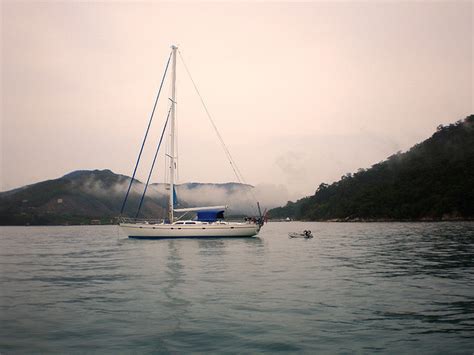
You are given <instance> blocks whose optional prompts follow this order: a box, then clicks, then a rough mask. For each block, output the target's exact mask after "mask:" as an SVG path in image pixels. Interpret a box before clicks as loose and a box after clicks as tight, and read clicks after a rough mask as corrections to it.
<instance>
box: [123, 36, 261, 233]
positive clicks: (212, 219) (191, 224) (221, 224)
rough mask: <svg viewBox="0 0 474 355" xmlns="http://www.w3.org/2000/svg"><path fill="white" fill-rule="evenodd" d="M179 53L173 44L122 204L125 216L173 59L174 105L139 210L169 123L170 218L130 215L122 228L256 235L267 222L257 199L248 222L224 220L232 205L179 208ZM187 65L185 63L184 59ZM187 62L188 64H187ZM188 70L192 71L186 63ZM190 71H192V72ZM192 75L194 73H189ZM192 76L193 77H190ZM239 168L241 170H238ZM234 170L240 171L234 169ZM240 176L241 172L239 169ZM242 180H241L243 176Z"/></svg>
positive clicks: (170, 109) (170, 110) (146, 231)
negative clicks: (176, 141)
mask: <svg viewBox="0 0 474 355" xmlns="http://www.w3.org/2000/svg"><path fill="white" fill-rule="evenodd" d="M177 53H178V47H177V46H174V45H173V46H171V53H170V57H169V58H168V63H167V65H166V69H165V73H164V75H163V79H162V81H161V85H160V89H159V91H158V95H157V98H156V100H155V106H154V108H153V112H152V115H151V117H150V122H149V124H148V128H147V131H146V133H145V138H144V140H143V143H142V147H141V150H140V153H139V155H138V159H137V163H136V165H135V170H134V172H133V175H132V179H131V181H130V185H129V187H128V191H127V194H126V196H125V200H124V202H123V204H122V210H121V215H122V213H123V211H124V207H125V204H126V201H127V198H128V195H129V192H130V188H131V186H132V183H133V181H134V178H135V173H136V170H137V166H138V163H139V161H140V157H141V153H142V151H143V146H144V144H145V141H146V138H147V135H148V130H149V128H150V124H151V120H152V118H153V113H154V112H155V108H156V104H157V101H158V97H159V95H160V92H161V88H162V86H163V82H164V79H165V76H166V72H167V70H168V66H169V63H170V60H171V63H172V79H171V98H170V102H171V104H170V108H169V111H168V117H167V119H166V122H165V125H164V128H163V132H162V134H161V138H160V142H159V144H158V148H157V150H156V153H155V159H154V160H153V164H152V168H151V170H150V173H149V175H148V180H147V183H146V186H145V191H144V192H143V195H142V199H141V201H140V206H139V211H140V208H141V206H142V203H143V199H144V196H145V193H146V189H147V187H148V183H149V180H150V176H151V172H152V170H153V166H154V164H155V161H156V156H157V154H158V151H159V148H160V145H161V141H162V139H163V135H164V133H165V130H166V129H167V126H168V122H169V130H170V135H169V137H170V142H169V147H170V151H169V154H167V156H168V158H169V160H170V162H169V163H170V164H169V186H168V188H167V191H169V195H168V211H167V215H168V217H167V219H164V220H161V221H156V220H155V221H152V220H138V219H129V218H123V217H121V218H120V223H119V226H120V228H121V229H122V231H123V232H124V233H125V234H126V235H127V236H128V237H129V238H139V239H159V238H226V237H234V238H235V237H253V236H256V235H257V234H258V233H259V231H260V229H261V227H262V225H263V222H264V219H263V217H262V214H261V210H260V205H259V203H258V202H257V206H258V211H259V216H258V217H255V218H246V219H245V221H244V222H227V221H225V220H224V213H225V211H226V210H227V208H228V206H204V207H189V208H176V199H177V198H176V190H175V170H176V164H175V158H176V157H175V115H176V55H177ZM183 64H184V62H183ZM184 65H185V64H184ZM185 68H186V71H188V69H187V67H186V65H185ZM188 74H189V71H188ZM189 75H190V74H189ZM190 78H191V76H190ZM191 81H192V83H193V85H194V87H195V89H196V91H197V93H198V95H199V97H200V99H201V102H202V103H203V105H204V108H205V110H206V113H207V114H208V117H209V119H210V120H211V123H212V125H213V127H214V129H215V130H216V133H217V134H218V132H217V128H216V126H215V124H214V123H213V121H212V118H211V117H210V114H209V111H208V110H207V107H206V106H205V104H204V101H203V100H202V97H201V95H200V94H199V91H198V90H197V87H196V85H195V84H194V81H193V80H192V78H191ZM218 136H219V139H221V143H222V144H223V146H224V148H225V151H226V154H227V156H228V158H230V159H231V156H230V153H229V151H228V150H227V148H226V147H225V144H224V143H223V141H222V138H221V136H220V135H219V134H218ZM230 162H231V165H232V167H234V165H235V163H234V165H233V162H232V160H230ZM237 171H238V170H237ZM234 172H236V170H235V169H234ZM236 176H237V177H239V176H238V175H237V172H236ZM239 180H240V179H239ZM139 211H138V212H137V215H136V217H138V214H139ZM189 213H196V217H195V218H194V219H187V220H185V219H183V218H184V217H185V216H187V215H188V214H189Z"/></svg>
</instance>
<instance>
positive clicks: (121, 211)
mask: <svg viewBox="0 0 474 355" xmlns="http://www.w3.org/2000/svg"><path fill="white" fill-rule="evenodd" d="M172 53H173V52H171V53H170V56H169V57H168V62H167V63H166V68H165V72H164V73H163V78H162V79H161V84H160V88H159V89H158V94H157V95H156V99H155V104H154V105H153V110H152V111H151V115H150V120H149V121H148V127H147V129H146V132H145V137H144V138H143V142H142V146H141V148H140V152H139V153H138V158H137V162H136V164H135V169H133V174H132V179H131V180H130V184H129V185H128V189H127V193H126V194H125V198H124V200H123V203H122V208H121V209H120V215H122V213H123V210H124V209H125V204H126V203H127V199H128V195H129V193H130V189H131V188H132V184H133V181H134V180H135V174H136V172H137V168H138V164H139V162H140V158H141V156H142V152H143V147H144V146H145V142H146V139H147V137H148V131H149V130H150V126H151V122H152V121H153V116H154V114H155V109H156V105H157V103H158V98H159V97H160V93H161V89H162V87H163V83H164V81H165V77H166V72H167V71H168V67H169V64H170V60H171V54H172Z"/></svg>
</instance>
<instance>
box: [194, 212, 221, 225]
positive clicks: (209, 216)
mask: <svg viewBox="0 0 474 355" xmlns="http://www.w3.org/2000/svg"><path fill="white" fill-rule="evenodd" d="M223 218H224V210H210V211H200V212H198V213H197V220H198V221H201V222H215V221H217V220H218V219H223Z"/></svg>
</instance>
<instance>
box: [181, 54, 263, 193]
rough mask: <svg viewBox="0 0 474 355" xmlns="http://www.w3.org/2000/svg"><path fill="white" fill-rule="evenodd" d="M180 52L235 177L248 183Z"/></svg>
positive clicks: (240, 181)
mask: <svg viewBox="0 0 474 355" xmlns="http://www.w3.org/2000/svg"><path fill="white" fill-rule="evenodd" d="M178 53H179V57H180V58H181V62H182V63H183V66H184V69H185V70H186V73H187V74H188V76H189V79H190V80H191V83H192V84H193V86H194V89H195V90H196V93H197V95H198V96H199V99H200V100H201V104H202V106H203V107H204V110H205V111H206V114H207V118H208V119H209V121H210V122H211V125H212V127H213V128H214V131H215V132H216V135H217V137H218V138H219V141H220V143H221V145H222V148H223V149H224V152H225V154H226V156H227V159H228V160H229V163H230V166H231V167H232V170H233V171H234V174H235V177H236V178H237V180H238V182H239V183H241V184H242V183H243V184H245V185H248V184H247V183H246V181H245V179H244V177H243V175H242V173H241V172H240V170H239V167H238V166H237V164H236V163H235V161H234V159H233V158H232V155H231V154H230V151H229V149H228V148H227V146H226V144H225V143H224V139H223V138H222V136H221V134H220V133H219V130H218V129H217V126H216V124H215V123H214V120H213V119H212V116H211V114H210V112H209V110H208V109H207V106H206V104H205V102H204V99H203V98H202V96H201V93H200V92H199V89H198V88H197V85H196V83H195V82H194V80H193V77H192V76H191V73H190V72H189V69H188V66H187V65H186V63H185V61H184V58H183V56H182V54H181V51H180V50H179V49H178ZM249 191H250V193H251V194H252V197H253V198H254V200H255V201H257V198H256V197H255V194H254V192H253V189H250V190H249Z"/></svg>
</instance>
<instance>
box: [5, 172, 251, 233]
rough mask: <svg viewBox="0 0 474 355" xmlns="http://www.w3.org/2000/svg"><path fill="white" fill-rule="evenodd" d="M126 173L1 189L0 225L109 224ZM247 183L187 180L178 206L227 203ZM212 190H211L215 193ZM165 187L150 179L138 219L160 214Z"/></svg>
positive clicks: (130, 212)
mask: <svg viewBox="0 0 474 355" xmlns="http://www.w3.org/2000/svg"><path fill="white" fill-rule="evenodd" d="M129 183H130V177H128V176H125V175H119V174H115V173H113V172H112V171H110V170H78V171H74V172H71V173H69V174H67V175H64V176H62V177H60V178H58V179H53V180H48V181H43V182H39V183H37V184H32V185H28V186H24V187H21V188H19V189H15V190H11V191H6V192H1V193H0V225H25V224H31V225H56V224H89V223H91V221H92V220H99V221H100V223H111V222H112V221H113V219H114V217H116V216H118V215H119V213H120V208H121V206H122V201H123V198H124V196H125V192H126V191H127V188H128V184H129ZM143 188H144V184H143V183H141V182H140V181H135V182H134V184H133V188H132V190H131V192H130V195H129V200H128V202H127V207H126V209H125V212H124V215H125V216H130V217H135V213H136V210H137V207H138V204H139V201H140V198H141V194H142V192H143ZM249 188H251V187H250V186H248V185H242V184H237V183H226V184H202V183H188V184H181V185H177V186H176V190H177V193H178V199H179V201H180V207H188V205H200V204H201V203H202V205H214V204H226V203H227V202H228V201H227V197H229V196H230V195H232V194H242V192H243V191H244V190H246V189H249ZM213 192H215V193H213ZM167 193H168V191H167V190H166V189H165V185H164V184H152V185H150V186H149V187H148V191H147V196H146V198H145V200H144V203H143V207H142V209H141V212H140V216H139V217H140V218H163V217H165V215H166V212H165V209H166V208H167V203H168V197H167Z"/></svg>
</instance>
